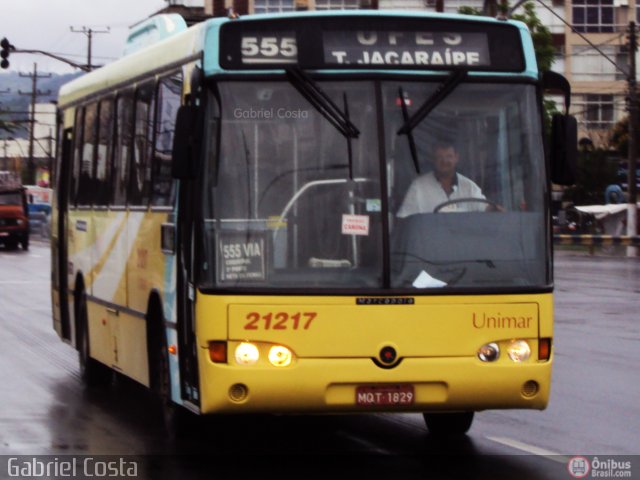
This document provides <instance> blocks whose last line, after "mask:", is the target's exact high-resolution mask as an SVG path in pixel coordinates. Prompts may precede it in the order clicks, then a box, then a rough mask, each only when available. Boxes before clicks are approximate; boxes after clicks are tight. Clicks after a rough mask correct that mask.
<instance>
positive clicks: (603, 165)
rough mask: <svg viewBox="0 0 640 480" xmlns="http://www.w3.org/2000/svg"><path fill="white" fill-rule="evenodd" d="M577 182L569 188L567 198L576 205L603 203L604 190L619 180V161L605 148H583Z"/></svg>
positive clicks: (565, 196)
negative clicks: (617, 175) (617, 174)
mask: <svg viewBox="0 0 640 480" xmlns="http://www.w3.org/2000/svg"><path fill="white" fill-rule="evenodd" d="M577 166H578V168H577V172H576V175H577V178H576V184H575V185H574V186H572V187H571V188H569V189H567V190H566V191H565V194H564V198H565V200H568V201H571V202H573V203H574V204H575V205H601V204H602V203H604V202H605V198H604V191H605V189H606V188H607V187H608V186H609V185H611V184H612V183H616V182H617V178H616V173H617V162H616V161H615V159H612V158H611V152H609V151H608V150H604V149H593V148H582V149H581V151H580V152H579V155H578V165H577Z"/></svg>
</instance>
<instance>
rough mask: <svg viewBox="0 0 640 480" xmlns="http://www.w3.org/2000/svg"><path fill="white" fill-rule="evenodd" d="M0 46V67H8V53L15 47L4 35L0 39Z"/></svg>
mask: <svg viewBox="0 0 640 480" xmlns="http://www.w3.org/2000/svg"><path fill="white" fill-rule="evenodd" d="M0 47H2V50H1V51H0V57H2V62H0V67H2V68H9V60H8V58H9V54H10V53H11V51H12V50H15V47H14V46H13V45H11V44H10V43H9V40H7V39H6V37H5V38H3V39H2V41H0Z"/></svg>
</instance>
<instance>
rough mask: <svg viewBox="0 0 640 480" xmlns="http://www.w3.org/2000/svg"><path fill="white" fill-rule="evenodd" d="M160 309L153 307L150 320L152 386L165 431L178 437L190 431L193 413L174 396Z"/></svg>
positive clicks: (173, 437) (173, 436)
mask: <svg viewBox="0 0 640 480" xmlns="http://www.w3.org/2000/svg"><path fill="white" fill-rule="evenodd" d="M157 310H158V308H152V309H151V315H150V320H151V321H150V323H149V325H150V328H151V331H150V335H149V351H150V355H149V362H150V364H149V371H150V372H151V379H150V380H151V381H150V386H151V390H152V391H153V394H154V397H155V398H154V401H155V403H156V404H157V407H158V410H159V412H158V413H159V416H160V421H161V422H162V425H163V427H164V431H165V433H166V434H167V435H168V436H169V438H172V439H175V438H177V437H181V436H183V435H184V434H185V433H186V432H187V430H188V424H189V421H190V418H189V416H190V415H191V414H190V412H188V411H187V410H186V409H185V408H183V407H182V406H180V405H178V404H176V403H175V402H174V401H173V400H172V398H171V371H170V370H171V369H170V366H169V349H168V344H167V336H166V333H165V332H164V329H163V326H164V322H163V321H162V315H161V314H160V313H159V312H158V311H157Z"/></svg>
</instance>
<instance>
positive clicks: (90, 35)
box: [69, 27, 111, 71]
mask: <svg viewBox="0 0 640 480" xmlns="http://www.w3.org/2000/svg"><path fill="white" fill-rule="evenodd" d="M69 28H70V29H71V31H72V32H73V33H84V34H85V35H86V36H87V42H88V46H87V69H88V70H89V71H91V70H92V68H93V65H91V43H92V40H93V35H94V34H95V33H111V28H109V27H107V29H106V30H94V29H93V28H87V27H82V29H81V30H76V29H74V28H73V27H69Z"/></svg>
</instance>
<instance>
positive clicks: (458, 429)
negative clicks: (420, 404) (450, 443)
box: [422, 412, 474, 436]
mask: <svg viewBox="0 0 640 480" xmlns="http://www.w3.org/2000/svg"><path fill="white" fill-rule="evenodd" d="M473 414H474V412H455V413H448V412H447V413H423V414H422V415H423V416H424V421H425V423H426V424H427V429H428V430H429V434H430V435H435V436H455V435H464V434H466V433H467V432H468V431H469V429H470V428H471V424H472V423H473Z"/></svg>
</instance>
